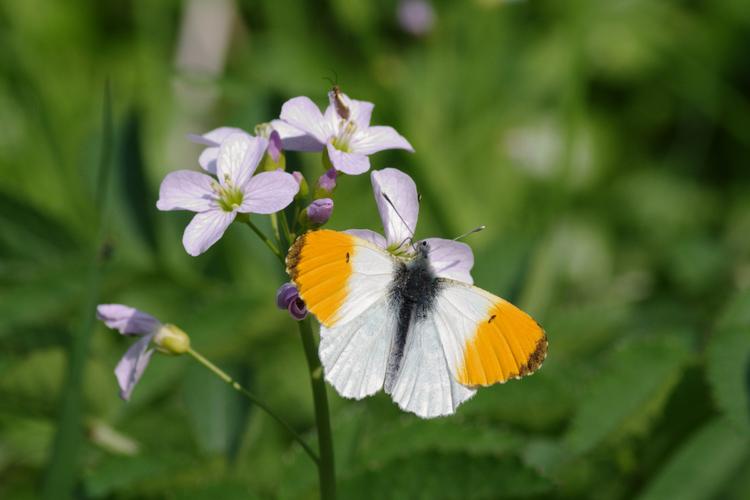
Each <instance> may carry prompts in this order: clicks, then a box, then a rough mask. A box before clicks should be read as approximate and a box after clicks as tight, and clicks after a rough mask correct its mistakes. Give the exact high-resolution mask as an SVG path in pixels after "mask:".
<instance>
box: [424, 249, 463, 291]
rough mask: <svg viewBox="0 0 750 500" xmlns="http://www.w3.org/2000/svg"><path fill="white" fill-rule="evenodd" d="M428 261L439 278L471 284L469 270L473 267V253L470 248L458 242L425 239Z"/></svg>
mask: <svg viewBox="0 0 750 500" xmlns="http://www.w3.org/2000/svg"><path fill="white" fill-rule="evenodd" d="M425 241H426V242H427V244H428V245H429V249H430V250H429V253H428V256H429V259H430V264H431V265H432V268H433V269H434V270H435V273H436V274H437V275H438V276H440V277H441V278H449V279H452V280H456V281H462V282H464V283H469V284H473V283H474V280H473V279H472V277H471V268H472V267H474V253H473V252H472V251H471V247H469V245H467V244H466V243H461V242H460V241H454V240H446V239H443V238H427V239H426V240H425Z"/></svg>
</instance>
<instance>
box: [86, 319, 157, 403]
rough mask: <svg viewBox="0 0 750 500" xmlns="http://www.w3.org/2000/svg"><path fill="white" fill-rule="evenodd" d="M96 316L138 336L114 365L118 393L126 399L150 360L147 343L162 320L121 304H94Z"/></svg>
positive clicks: (124, 331)
mask: <svg viewBox="0 0 750 500" xmlns="http://www.w3.org/2000/svg"><path fill="white" fill-rule="evenodd" d="M96 317H97V318H98V319H100V320H102V321H104V323H105V324H106V325H107V326H108V327H110V328H113V329H115V330H117V331H119V332H120V333H121V334H123V335H133V336H136V337H140V339H138V341H137V342H136V343H135V344H133V345H132V346H130V348H129V349H128V350H127V351H125V355H124V356H123V357H122V359H120V362H119V363H117V367H116V368H115V376H116V377H117V383H118V384H119V386H120V397H121V398H122V399H124V400H126V401H127V400H128V399H130V395H131V394H132V393H133V388H134V387H135V385H136V384H137V383H138V381H139V380H140V379H141V376H142V375H143V372H144V370H145V369H146V366H148V362H149V361H150V360H151V355H152V354H153V353H154V349H153V348H150V347H149V345H150V344H151V342H152V341H153V339H154V337H155V336H156V334H157V332H158V331H159V329H161V327H162V324H161V322H160V321H159V320H157V319H156V318H154V317H153V316H151V315H149V314H146V313H144V312H141V311H139V310H137V309H134V308H132V307H128V306H124V305H121V304H101V305H99V306H98V307H97V308H96Z"/></svg>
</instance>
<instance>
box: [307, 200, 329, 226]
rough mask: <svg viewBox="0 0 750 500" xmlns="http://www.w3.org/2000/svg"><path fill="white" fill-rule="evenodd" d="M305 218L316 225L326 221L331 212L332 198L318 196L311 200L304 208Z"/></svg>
mask: <svg viewBox="0 0 750 500" xmlns="http://www.w3.org/2000/svg"><path fill="white" fill-rule="evenodd" d="M305 211H306V212H307V219H308V220H309V221H310V223H312V224H313V225H316V226H321V225H323V224H325V223H326V222H328V219H330V218H331V214H332V213H333V200H332V199H330V198H320V199H318V200H315V201H313V202H312V203H310V205H309V206H308V207H307V209H306V210H305Z"/></svg>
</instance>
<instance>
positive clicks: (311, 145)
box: [271, 120, 324, 153]
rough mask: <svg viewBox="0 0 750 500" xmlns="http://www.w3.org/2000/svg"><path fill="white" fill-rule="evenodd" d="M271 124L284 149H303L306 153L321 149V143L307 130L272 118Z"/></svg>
mask: <svg viewBox="0 0 750 500" xmlns="http://www.w3.org/2000/svg"><path fill="white" fill-rule="evenodd" d="M271 126H272V127H273V128H274V130H276V131H277V132H278V133H279V135H280V136H281V147H282V149H284V150H285V151H305V152H308V153H311V152H317V151H323V144H324V143H322V142H320V141H319V140H317V139H316V138H315V137H313V136H312V135H310V134H308V133H307V132H303V131H302V130H300V129H298V128H297V127H294V126H292V125H290V124H288V123H287V122H285V121H282V120H274V121H272V122H271Z"/></svg>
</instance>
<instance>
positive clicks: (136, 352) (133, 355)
mask: <svg viewBox="0 0 750 500" xmlns="http://www.w3.org/2000/svg"><path fill="white" fill-rule="evenodd" d="M152 337H153V335H147V336H145V337H143V338H141V339H140V340H138V342H136V343H135V344H133V345H132V346H130V348H129V349H128V350H127V351H125V355H124V356H123V357H122V358H121V359H120V362H119V363H117V367H116V368H115V377H117V383H118V384H119V386H120V397H121V398H122V399H124V400H125V401H127V400H129V399H130V395H131V394H132V393H133V389H134V388H135V385H136V384H137V383H138V381H139V380H140V379H141V376H142V375H143V371H144V370H145V369H146V367H147V366H148V362H149V361H150V360H151V355H152V354H153V353H154V350H153V349H148V345H149V343H150V342H151V339H152Z"/></svg>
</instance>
